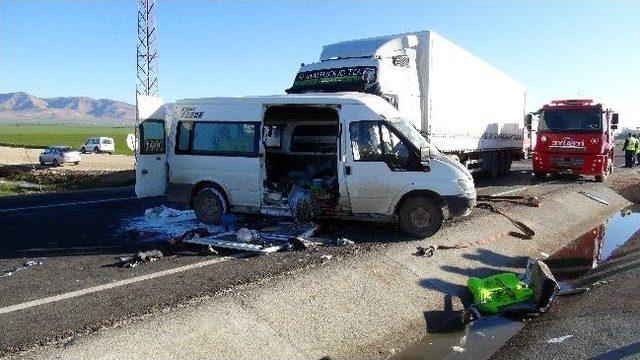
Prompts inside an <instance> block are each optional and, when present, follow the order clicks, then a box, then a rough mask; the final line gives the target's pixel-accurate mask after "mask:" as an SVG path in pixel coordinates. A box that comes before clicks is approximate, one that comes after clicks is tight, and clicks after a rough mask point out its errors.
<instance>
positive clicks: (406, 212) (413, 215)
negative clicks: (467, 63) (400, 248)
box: [398, 196, 444, 238]
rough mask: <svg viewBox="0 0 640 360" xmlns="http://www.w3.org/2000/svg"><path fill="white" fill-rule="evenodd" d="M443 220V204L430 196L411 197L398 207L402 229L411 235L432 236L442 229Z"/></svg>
mask: <svg viewBox="0 0 640 360" xmlns="http://www.w3.org/2000/svg"><path fill="white" fill-rule="evenodd" d="M443 221H444V214H443V212H442V206H440V204H438V202H437V201H436V200H435V199H433V198H431V197H428V196H415V197H411V198H409V199H407V200H406V201H405V202H404V203H403V204H402V205H401V206H400V209H398V223H399V225H400V229H401V230H402V231H403V232H404V233H405V234H407V235H409V236H411V237H416V238H426V237H430V236H432V235H433V234H435V233H437V232H438V230H440V228H441V227H442V222H443Z"/></svg>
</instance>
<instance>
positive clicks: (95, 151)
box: [93, 146, 100, 154]
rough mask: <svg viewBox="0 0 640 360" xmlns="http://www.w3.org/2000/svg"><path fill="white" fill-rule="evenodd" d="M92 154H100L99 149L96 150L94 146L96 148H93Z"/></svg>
mask: <svg viewBox="0 0 640 360" xmlns="http://www.w3.org/2000/svg"><path fill="white" fill-rule="evenodd" d="M93 152H94V153H96V154H98V153H99V152H100V149H98V147H97V146H96V147H94V148H93Z"/></svg>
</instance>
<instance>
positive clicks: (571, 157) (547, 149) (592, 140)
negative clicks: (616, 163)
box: [525, 99, 618, 182]
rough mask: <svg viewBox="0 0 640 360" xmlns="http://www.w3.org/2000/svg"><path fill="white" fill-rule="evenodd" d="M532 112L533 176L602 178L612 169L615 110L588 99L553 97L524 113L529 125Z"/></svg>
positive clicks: (616, 124)
mask: <svg viewBox="0 0 640 360" xmlns="http://www.w3.org/2000/svg"><path fill="white" fill-rule="evenodd" d="M533 115H537V117H538V124H537V133H536V136H535V139H536V140H535V144H534V145H533V146H534V147H533V173H534V175H535V177H536V178H538V179H543V178H546V176H547V175H548V174H561V173H569V174H576V175H588V176H595V178H596V181H598V182H602V181H604V180H605V179H606V177H607V175H608V174H610V173H611V172H612V171H613V150H614V141H613V140H614V139H613V130H615V129H616V128H617V126H618V114H617V113H614V112H613V111H612V110H611V109H605V108H604V107H603V105H602V104H594V103H593V100H591V99H580V100H553V101H551V103H550V104H547V105H544V106H543V107H542V108H541V109H540V110H538V111H537V112H535V113H532V114H528V115H527V117H526V119H525V125H526V126H527V127H528V128H529V129H530V128H531V124H532V118H533Z"/></svg>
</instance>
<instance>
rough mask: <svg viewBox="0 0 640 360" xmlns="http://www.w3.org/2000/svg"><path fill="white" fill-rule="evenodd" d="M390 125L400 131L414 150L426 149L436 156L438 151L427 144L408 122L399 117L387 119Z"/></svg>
mask: <svg viewBox="0 0 640 360" xmlns="http://www.w3.org/2000/svg"><path fill="white" fill-rule="evenodd" d="M389 122H391V125H393V127H394V128H396V130H398V131H400V133H402V135H404V137H406V138H407V139H408V140H409V141H410V142H411V143H412V144H413V145H414V146H415V147H416V148H418V149H421V148H423V147H427V148H429V149H430V151H431V152H432V153H434V154H435V155H438V154H439V153H440V151H439V150H438V149H437V148H436V147H435V146H433V145H431V144H429V142H428V141H427V139H425V137H424V136H422V134H421V133H420V131H418V129H416V128H415V127H413V125H411V124H410V123H409V122H408V121H406V120H405V119H403V118H401V117H396V118H391V119H389Z"/></svg>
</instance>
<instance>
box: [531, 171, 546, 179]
mask: <svg viewBox="0 0 640 360" xmlns="http://www.w3.org/2000/svg"><path fill="white" fill-rule="evenodd" d="M533 176H535V177H536V179H538V180H544V179H546V178H547V174H545V173H543V172H537V171H535V172H534V173H533Z"/></svg>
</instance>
